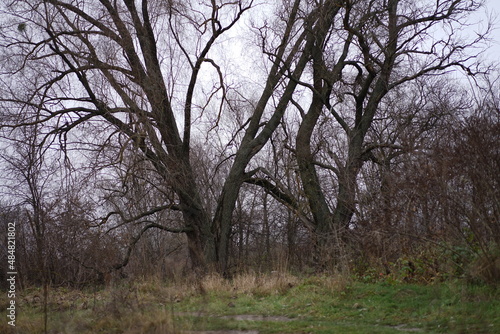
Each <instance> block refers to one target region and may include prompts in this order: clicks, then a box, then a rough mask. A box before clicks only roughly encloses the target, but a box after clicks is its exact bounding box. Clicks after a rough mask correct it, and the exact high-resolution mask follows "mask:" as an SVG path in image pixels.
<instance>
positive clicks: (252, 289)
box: [199, 271, 300, 295]
mask: <svg viewBox="0 0 500 334" xmlns="http://www.w3.org/2000/svg"><path fill="white" fill-rule="evenodd" d="M299 281H300V279H299V278H298V277H296V276H293V275H291V274H289V273H286V272H278V271H273V272H271V273H269V274H257V273H255V272H247V273H243V274H238V275H236V276H235V277H234V278H233V279H232V280H226V279H224V278H222V277H221V276H220V275H217V274H211V275H208V276H206V277H204V278H202V279H201V280H200V282H199V287H200V290H201V292H202V293H214V294H227V293H232V294H254V295H273V294H282V293H284V292H286V291H288V290H289V289H290V288H292V287H293V286H295V285H297V284H298V283H299Z"/></svg>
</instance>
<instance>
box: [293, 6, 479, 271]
mask: <svg viewBox="0 0 500 334" xmlns="http://www.w3.org/2000/svg"><path fill="white" fill-rule="evenodd" d="M339 4H340V7H341V10H340V15H339V16H338V20H337V21H336V22H335V24H334V25H332V26H333V27H334V28H332V29H331V30H328V31H327V32H325V33H324V34H319V35H317V37H316V43H315V44H314V47H313V50H314V51H313V52H312V71H313V73H312V81H311V82H310V83H303V85H305V86H306V87H309V88H310V90H311V92H312V94H313V97H312V101H311V103H310V104H309V107H308V108H304V110H302V111H301V112H302V114H303V120H302V122H301V124H300V128H299V130H298V133H297V138H296V154H297V161H298V165H299V170H300V174H301V179H302V185H303V188H304V192H305V194H306V196H307V198H308V200H309V205H310V207H311V211H312V214H313V216H314V225H315V227H314V228H315V232H316V238H317V241H316V242H317V247H318V253H317V258H318V260H317V261H318V263H319V264H320V265H321V264H324V263H325V262H329V261H330V260H329V256H328V253H329V252H330V251H331V250H332V249H333V248H335V247H336V246H334V245H335V244H337V245H338V243H339V242H341V241H340V240H341V239H342V237H341V236H342V234H343V232H342V231H344V232H345V231H346V230H348V229H349V225H350V223H351V220H352V217H353V216H354V215H355V213H356V187H357V177H358V174H359V172H360V170H361V168H362V166H363V164H364V163H365V162H366V161H369V160H371V159H372V157H373V151H374V150H377V149H379V148H383V147H388V146H393V147H394V148H396V147H397V145H394V144H391V143H388V142H367V134H368V133H369V131H370V129H371V128H372V126H373V124H374V120H375V118H376V117H377V115H379V114H380V111H379V110H380V104H381V103H382V101H383V99H384V97H385V96H386V94H387V93H388V92H390V91H391V90H393V89H395V88H396V87H398V86H401V85H404V84H406V83H408V82H411V81H413V80H415V79H417V78H420V77H424V76H427V75H435V74H438V73H443V72H445V71H446V70H447V69H450V68H452V67H458V68H461V69H463V70H465V72H466V73H467V74H472V71H471V69H470V68H469V67H468V66H469V65H471V60H472V59H474V55H473V54H472V53H467V52H470V51H472V46H473V45H474V44H475V43H478V42H480V41H481V40H483V38H484V36H483V35H481V34H478V35H477V38H473V39H472V40H465V39H463V38H462V37H461V36H460V28H461V26H460V25H461V23H465V21H463V20H465V19H466V16H467V14H469V13H471V12H473V11H475V10H477V9H478V8H479V6H480V5H481V3H480V2H475V1H473V2H470V1H467V2H465V1H451V0H450V1H439V2H433V1H429V2H425V3H424V2H421V3H415V2H409V1H399V0H390V1H368V2H365V1H342V2H341V3H339ZM326 19H329V16H325V20H326ZM441 27H445V28H446V30H444V29H443V30H441ZM437 31H442V33H441V34H438V33H437ZM434 34H435V35H434ZM434 36H439V37H434ZM306 109H307V110H306ZM324 112H326V113H327V116H324ZM319 120H324V123H327V124H329V125H330V124H331V126H335V127H336V129H338V131H342V132H343V138H344V139H343V145H342V147H341V148H340V152H335V151H334V150H333V149H329V148H326V151H327V152H326V153H327V154H325V155H326V157H327V159H326V160H323V161H317V160H319V159H318V158H317V157H316V154H315V151H314V149H313V140H314V138H315V137H314V134H315V129H316V128H317V126H318V121H319ZM324 146H328V145H325V144H323V147H324ZM320 150H321V147H320ZM318 168H320V169H323V170H324V169H325V168H326V169H327V170H331V171H333V172H334V174H335V178H336V194H335V196H336V201H335V203H334V204H333V205H332V204H331V203H329V201H328V200H327V196H326V194H325V192H324V191H323V190H322V182H321V180H320V177H319V174H318V171H317V169H318ZM344 235H345V234H344ZM339 236H340V239H336V238H338V237H339ZM331 256H332V255H330V257H331ZM333 256H335V255H333Z"/></svg>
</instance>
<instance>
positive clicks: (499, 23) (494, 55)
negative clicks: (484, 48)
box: [483, 0, 500, 61]
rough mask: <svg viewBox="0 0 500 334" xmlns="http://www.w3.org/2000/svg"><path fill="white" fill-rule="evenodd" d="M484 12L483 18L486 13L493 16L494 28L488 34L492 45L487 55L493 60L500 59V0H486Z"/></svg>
mask: <svg viewBox="0 0 500 334" xmlns="http://www.w3.org/2000/svg"><path fill="white" fill-rule="evenodd" d="M485 12H486V13H484V14H483V17H484V19H485V20H486V17H487V15H488V16H493V18H494V30H493V32H492V34H491V36H490V37H491V39H492V45H491V49H490V50H488V52H487V55H488V58H491V60H493V61H500V0H486V9H485Z"/></svg>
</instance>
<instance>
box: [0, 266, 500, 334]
mask: <svg viewBox="0 0 500 334" xmlns="http://www.w3.org/2000/svg"><path fill="white" fill-rule="evenodd" d="M40 295H41V294H40V291H38V290H37V289H28V290H25V291H23V292H22V293H21V296H20V297H18V300H17V302H18V310H17V311H18V318H17V326H16V329H17V333H42V332H43V329H42V324H43V321H42V319H43V314H42V310H43V308H42V305H41V300H40V297H39V296H40ZM499 297H500V293H499V291H498V290H497V289H495V288H493V287H490V286H487V285H466V284H464V283H462V282H461V281H455V282H447V283H435V284H432V285H419V284H405V283H394V282H391V283H388V282H385V281H379V282H371V283H367V282H359V281H350V280H348V279H346V278H344V277H342V276H338V277H328V276H323V277H321V276H314V277H308V278H300V279H299V278H297V277H295V276H292V275H289V274H283V273H274V274H269V275H260V274H255V273H249V274H245V275H241V276H238V277H235V278H234V279H233V280H231V281H229V280H224V279H222V278H220V277H219V276H216V275H214V276H208V277H206V278H205V279H203V280H201V281H199V282H197V283H196V284H190V283H184V284H166V283H165V282H161V281H158V280H148V281H142V282H135V283H122V284H120V285H117V286H114V287H110V288H107V289H103V290H99V291H90V290H88V291H78V290H68V289H52V290H51V291H50V300H49V321H48V324H49V333H182V332H183V331H198V330H240V331H258V332H259V333H335V332H338V333H401V332H422V333H500V298H499ZM1 302H2V306H4V305H6V304H5V303H6V299H5V296H4V297H2V299H1ZM8 330H9V328H8V327H7V324H6V321H4V322H3V323H2V324H0V332H2V333H4V332H5V333H9V331H8Z"/></svg>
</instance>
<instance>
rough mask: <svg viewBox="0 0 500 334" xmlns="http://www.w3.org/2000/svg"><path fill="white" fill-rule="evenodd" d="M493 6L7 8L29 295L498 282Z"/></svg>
mask: <svg viewBox="0 0 500 334" xmlns="http://www.w3.org/2000/svg"><path fill="white" fill-rule="evenodd" d="M483 5H484V4H483V3H482V1H478V0H467V1H465V0H439V1H437V0H422V1H413V0H279V1H278V0H277V1H261V0H238V1H230V0H211V1H208V0H200V1H198V0H197V1H194V0H187V1H178V0H158V1H148V0H29V1H28V0H18V1H2V4H1V7H0V45H1V48H0V193H1V195H0V220H1V224H0V235H1V239H2V244H4V240H15V270H16V274H17V276H16V279H17V286H16V287H17V289H23V288H28V287H31V286H52V287H63V286H64V287H73V288H79V287H88V286H96V285H106V284H109V283H110V282H117V281H120V280H125V279H127V280H141V279H144V278H145V277H155V278H156V279H160V280H169V279H173V278H179V277H191V278H193V277H204V276H205V275H209V274H212V273H217V274H219V275H220V276H221V277H225V278H232V277H236V275H238V274H239V273H242V272H245V271H248V270H252V271H255V272H263V273H270V272H274V271H277V270H278V271H287V272H293V273H301V274H305V275H311V274H324V273H330V274H334V273H348V274H349V275H352V276H354V277H358V278H364V279H366V278H369V277H371V276H376V275H382V276H390V275H393V276H398V278H400V279H401V280H403V281H408V282H420V283H431V282H435V281H443V280H447V279H457V278H459V279H465V280H467V281H470V282H482V283H486V284H497V283H498V282H499V281H500V173H499V171H500V145H499V144H500V79H499V73H500V72H499V69H498V64H496V63H494V62H491V61H489V60H488V59H487V58H485V57H484V55H483V54H484V51H485V50H486V49H487V47H488V45H489V43H490V42H491V41H492V38H493V33H494V30H493V18H480V16H478V13H480V12H481V11H483V10H484V7H483ZM13 238H14V239H13ZM6 244H7V243H6ZM9 244H10V243H9ZM9 250H10V248H7V247H2V248H1V250H0V268H2V270H1V272H0V282H1V283H0V286H2V287H5V288H8V280H7V279H8V275H7V273H8V272H9V271H13V270H9V269H8V268H7V265H8V264H9V263H10V262H9V260H10V259H11V258H13V257H12V256H11V257H9V255H12V254H11V253H10V252H9Z"/></svg>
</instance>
